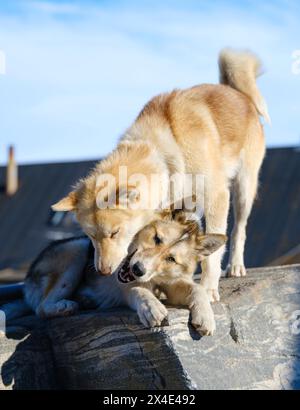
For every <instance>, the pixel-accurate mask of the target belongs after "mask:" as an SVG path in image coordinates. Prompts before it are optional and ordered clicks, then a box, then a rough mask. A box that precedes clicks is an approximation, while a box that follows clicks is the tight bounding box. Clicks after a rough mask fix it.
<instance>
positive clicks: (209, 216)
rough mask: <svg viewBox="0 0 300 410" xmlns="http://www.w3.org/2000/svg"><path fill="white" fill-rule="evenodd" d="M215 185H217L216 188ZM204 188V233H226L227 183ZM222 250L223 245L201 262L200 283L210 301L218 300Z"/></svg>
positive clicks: (227, 210) (228, 194) (228, 197)
mask: <svg viewBox="0 0 300 410" xmlns="http://www.w3.org/2000/svg"><path fill="white" fill-rule="evenodd" d="M219 181H220V180H219ZM217 186H219V188H218V189H216V187H217ZM205 190H206V195H205V204H204V209H205V224H206V233H218V234H223V235H226V229H227V217H228V212H229V199H230V193H229V189H228V188H227V184H226V183H225V182H224V183H223V184H220V183H219V184H217V183H216V185H215V186H214V187H210V186H207V187H206V188H205ZM224 250H225V245H224V246H222V247H221V248H220V249H218V250H217V251H216V252H214V253H213V254H211V255H210V256H208V257H207V258H206V259H205V260H204V261H203V262H202V275H201V276H202V277H201V285H202V286H203V287H204V288H205V289H206V290H207V294H208V296H209V300H210V301H211V302H217V301H219V300H220V296H219V290H218V288H219V279H220V276H221V273H222V270H221V262H222V257H223V253H224Z"/></svg>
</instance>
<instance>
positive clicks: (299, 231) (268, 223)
mask: <svg viewBox="0 0 300 410" xmlns="http://www.w3.org/2000/svg"><path fill="white" fill-rule="evenodd" d="M231 216H232V212H231ZM230 219H231V218H230ZM230 225H231V226H232V221H231V223H230ZM299 243H300V150H299V149H295V148H274V149H268V150H267V154H266V158H265V160H264V163H263V166H262V170H261V176H260V187H259V191H258V198H257V200H256V201H255V204H254V208H253V211H252V214H251V216H250V219H249V223H248V229H247V242H246V251H245V263H246V266H247V267H255V266H265V265H268V264H269V263H271V262H272V261H273V260H274V259H276V258H278V257H280V256H281V255H283V254H284V253H286V252H288V251H289V250H290V249H292V248H294V247H295V246H297V245H298V244H299Z"/></svg>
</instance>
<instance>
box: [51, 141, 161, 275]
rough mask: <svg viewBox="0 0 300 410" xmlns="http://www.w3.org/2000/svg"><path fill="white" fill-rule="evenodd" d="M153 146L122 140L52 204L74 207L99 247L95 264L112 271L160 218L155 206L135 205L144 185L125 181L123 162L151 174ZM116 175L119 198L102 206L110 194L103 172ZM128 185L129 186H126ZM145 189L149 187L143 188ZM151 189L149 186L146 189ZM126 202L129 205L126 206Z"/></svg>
mask: <svg viewBox="0 0 300 410" xmlns="http://www.w3.org/2000/svg"><path fill="white" fill-rule="evenodd" d="M149 153H150V150H149V147H148V146H147V145H145V144H140V143H137V142H136V143H135V144H122V145H120V146H119V148H118V150H116V151H115V152H113V153H112V154H111V155H110V156H109V157H108V158H107V159H106V160H103V161H101V162H100V163H99V164H98V165H97V166H96V168H95V170H93V171H92V173H91V174H90V175H89V176H88V177H87V178H85V179H83V180H81V181H79V182H78V184H77V186H76V188H75V190H74V191H72V192H71V193H70V194H69V195H67V196H66V197H65V198H63V199H62V200H60V201H59V202H57V203H56V204H55V205H53V206H52V209H53V210H55V211H74V212H75V214H76V218H77V220H78V222H79V224H80V225H81V227H82V229H83V231H84V232H85V233H86V235H88V236H89V238H90V239H91V241H92V242H93V245H94V248H95V268H96V270H97V271H101V273H103V274H106V275H110V274H112V273H113V272H114V271H116V269H117V268H118V267H119V265H120V263H121V262H122V260H123V259H124V258H125V257H126V255H127V250H128V247H129V245H130V243H131V241H132V239H133V238H134V236H135V235H136V233H137V232H138V231H140V229H142V228H143V227H144V226H146V225H147V224H148V223H149V222H151V221H152V220H155V219H156V218H159V214H158V213H157V212H156V211H155V207H152V208H151V207H144V208H143V207H138V206H135V205H137V204H138V202H139V201H140V193H141V191H142V188H143V187H142V186H140V187H139V189H137V187H136V186H131V185H130V184H129V183H128V180H126V181H125V183H124V182H121V178H120V175H119V172H120V165H121V164H122V166H123V167H125V168H126V169H127V173H128V175H127V176H128V179H129V176H130V175H135V174H136V173H137V172H141V171H140V170H142V172H143V173H144V174H145V175H147V176H150V175H151V174H152V173H154V172H155V166H156V164H154V165H153V164H152V162H151V161H150V160H151V156H150V155H149ZM103 175H104V176H105V175H109V176H112V177H113V178H115V181H116V182H115V186H114V187H113V188H112V189H111V191H114V192H116V202H115V204H113V206H109V207H102V206H101V205H102V203H103V202H105V200H106V196H109V195H110V191H109V190H107V191H109V192H106V183H103V185H102V182H101V176H103ZM125 188H126V189H125ZM143 191H145V189H144V190H143ZM146 191H147V189H146ZM103 193H104V194H103ZM124 203H126V205H129V206H125V205H124Z"/></svg>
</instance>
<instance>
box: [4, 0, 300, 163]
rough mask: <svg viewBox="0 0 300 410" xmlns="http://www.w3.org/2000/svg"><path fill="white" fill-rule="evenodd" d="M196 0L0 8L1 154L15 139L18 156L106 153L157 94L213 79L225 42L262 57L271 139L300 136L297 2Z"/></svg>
mask: <svg viewBox="0 0 300 410" xmlns="http://www.w3.org/2000/svg"><path fill="white" fill-rule="evenodd" d="M192 3H193V2H187V3H185V4H186V6H185V8H183V5H182V3H181V5H180V6H179V5H178V3H176V4H177V6H176V5H174V2H173V7H170V5H169V3H164V4H167V5H166V6H157V7H156V8H155V7H151V6H149V3H147V4H148V6H142V5H141V3H138V4H136V5H135V6H134V5H132V6H127V7H125V6H124V3H120V5H119V7H116V6H111V5H110V4H111V3H106V5H104V6H101V5H100V3H98V5H97V3H93V2H92V3H88V5H86V6H85V7H82V4H84V3H80V2H75V3H71V2H69V3H68V2H64V3H56V2H55V3H54V2H37V1H32V2H24V4H23V11H22V13H20V14H5V13H2V14H1V16H0V49H3V50H4V51H5V53H6V63H7V75H6V76H0V110H1V113H2V115H1V118H2V119H1V123H0V135H1V142H0V161H2V162H3V161H4V153H5V146H6V144H8V143H9V142H15V143H16V144H17V148H18V155H19V158H20V159H21V160H22V161H39V160H51V159H66V158H69V159H71V158H81V157H85V158H87V157H99V156H100V155H103V154H105V153H106V152H107V151H108V150H110V149H111V148H113V145H114V144H115V142H116V140H117V138H118V136H119V134H120V133H121V132H122V130H124V129H125V128H126V127H127V126H128V125H129V124H130V122H131V121H132V120H133V119H134V117H135V115H136V114H137V113H138V111H139V109H140V108H141V107H142V105H143V104H144V103H145V102H146V101H147V100H148V99H149V98H150V97H151V96H152V95H154V94H157V93H159V92H161V91H166V90H169V89H172V88H174V87H187V86H190V85H193V84H196V83H201V82H216V81H217V67H216V59H217V53H218V51H219V49H220V48H221V47H223V46H226V45H231V46H234V47H249V48H252V49H253V50H255V51H256V52H257V53H258V54H259V55H260V56H261V57H262V59H263V60H264V62H265V66H266V68H267V73H266V75H265V76H264V77H262V78H261V79H260V80H259V81H260V86H261V89H262V91H263V93H264V95H265V96H266V98H267V100H268V103H269V106H270V112H271V116H272V117H273V118H272V120H273V127H272V129H268V130H267V135H268V142H269V143H271V144H273V145H274V144H292V143H298V134H299V133H300V129H297V127H298V128H300V126H299V112H297V109H295V107H298V106H299V103H298V101H299V96H298V91H297V87H298V90H299V86H300V76H293V75H292V72H291V53H292V51H293V50H294V49H297V48H299V47H300V44H298V46H297V44H296V42H297V41H299V38H300V36H299V30H300V29H299V24H298V21H299V16H300V13H298V11H299V8H297V7H296V6H295V3H294V2H279V1H277V2H274V3H273V5H272V4H271V3H269V5H268V7H267V5H266V3H265V2H263V3H264V6H262V5H261V2H260V3H259V2H257V3H255V5H256V7H255V8H254V7H252V8H251V9H249V8H247V9H244V10H243V9H241V8H237V6H234V5H231V6H230V4H229V3H228V2H226V6H225V2H223V3H222V2H216V5H215V6H211V7H208V6H207V5H206V6H205V7H204V6H203V7H202V8H201V7H196V8H195V7H192ZM85 4H86V3H85ZM143 4H144V3H143ZM151 4H152V3H151ZM156 4H158V3H156ZM189 4H190V7H189ZM198 4H199V3H198ZM205 4H207V3H205ZM297 13H298V14H297Z"/></svg>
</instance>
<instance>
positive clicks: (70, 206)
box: [51, 191, 78, 211]
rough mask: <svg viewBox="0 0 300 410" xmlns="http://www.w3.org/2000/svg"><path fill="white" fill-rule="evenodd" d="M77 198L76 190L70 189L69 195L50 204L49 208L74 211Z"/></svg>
mask: <svg viewBox="0 0 300 410" xmlns="http://www.w3.org/2000/svg"><path fill="white" fill-rule="evenodd" d="M77 199H78V198H77V193H76V191H72V192H70V193H69V195H67V196H66V197H64V198H63V199H61V200H60V201H58V202H56V204H54V205H52V206H51V208H52V210H53V211H75V209H76V206H77Z"/></svg>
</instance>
